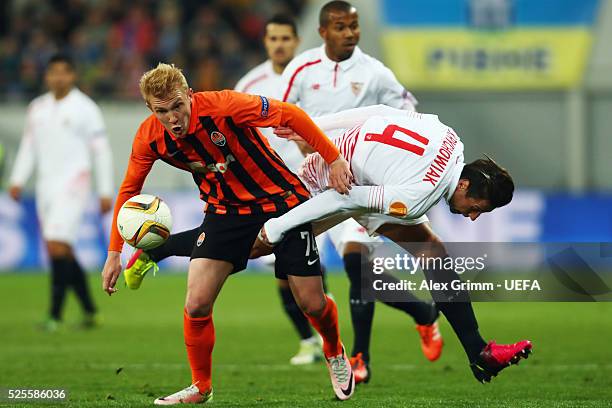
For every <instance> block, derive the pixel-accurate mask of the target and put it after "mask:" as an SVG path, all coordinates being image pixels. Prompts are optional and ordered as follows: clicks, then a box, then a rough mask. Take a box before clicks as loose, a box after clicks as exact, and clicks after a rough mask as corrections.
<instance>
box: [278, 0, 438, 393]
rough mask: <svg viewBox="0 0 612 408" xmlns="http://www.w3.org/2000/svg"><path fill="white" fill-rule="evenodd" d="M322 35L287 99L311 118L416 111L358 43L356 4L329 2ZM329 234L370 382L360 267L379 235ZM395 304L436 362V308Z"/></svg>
mask: <svg viewBox="0 0 612 408" xmlns="http://www.w3.org/2000/svg"><path fill="white" fill-rule="evenodd" d="M319 34H320V35H321V37H322V38H323V41H324V43H323V45H321V46H320V47H316V48H313V49H310V50H307V51H304V52H303V53H301V54H300V55H298V56H297V57H295V58H294V59H293V61H291V62H290V63H289V65H288V66H287V68H286V69H285V71H284V72H283V78H284V80H285V89H284V91H283V100H284V101H287V102H292V103H296V104H298V105H299V106H300V107H301V108H302V109H304V110H305V111H306V112H307V113H308V114H309V115H310V116H311V117H317V116H321V115H325V114H329V113H334V112H339V111H342V110H346V109H351V108H356V107H359V106H370V105H376V104H384V105H387V106H391V107H393V108H398V109H403V110H407V111H414V109H415V106H416V104H417V101H416V99H415V98H414V97H413V96H412V94H411V93H410V92H408V91H407V90H406V89H405V88H404V87H403V86H402V85H401V84H400V83H399V82H398V81H397V79H396V78H395V75H394V74H393V72H391V70H390V69H389V68H387V67H386V66H385V65H384V64H383V63H381V62H380V61H378V60H377V59H375V58H373V57H371V56H369V55H367V54H365V53H363V52H362V51H361V49H360V48H359V47H358V46H357V44H358V43H359V37H360V29H359V16H358V14H357V10H356V9H355V8H354V7H353V6H351V4H349V3H347V2H345V1H331V2H329V3H327V4H325V5H324V6H323V7H322V8H321V11H320V14H319ZM275 133H276V134H278V135H279V136H283V137H289V136H292V137H290V140H299V138H296V137H295V136H293V135H292V132H290V131H288V130H286V129H277V130H276V131H275ZM340 133H341V130H334V131H331V132H329V133H327V134H328V136H330V137H333V136H334V135H337V134H340ZM308 152H312V150H310V151H308ZM328 234H329V237H330V239H331V241H332V243H333V244H334V247H335V248H336V250H337V251H338V253H339V254H340V256H341V257H342V260H343V264H344V268H345V270H346V272H347V276H348V278H349V280H350V282H351V286H350V289H349V292H350V309H351V317H352V321H353V331H354V343H353V349H352V352H351V354H352V357H353V359H352V363H353V371H354V372H355V379H356V381H357V382H367V381H368V380H369V378H370V374H371V370H370V367H369V362H370V355H369V354H370V353H369V348H370V347H369V343H370V336H371V327H372V320H373V317H374V303H372V302H363V301H362V300H361V299H360V296H359V291H358V290H357V288H358V286H359V271H360V270H361V267H362V263H363V262H365V260H364V258H363V257H362V256H361V254H362V253H364V251H365V244H367V243H371V242H375V241H377V239H375V238H372V237H370V236H369V235H368V234H367V232H366V231H365V230H364V228H363V227H362V226H361V225H359V224H358V223H357V222H356V221H355V220H352V219H347V220H346V221H345V222H343V223H341V224H339V225H337V226H335V227H334V228H332V229H330V230H329V231H328ZM391 306H396V307H397V306H399V307H401V308H402V310H403V311H405V312H406V313H408V314H409V315H411V316H412V317H413V318H414V319H415V321H416V323H417V330H418V331H419V334H420V335H421V339H422V340H421V345H422V347H423V352H424V353H425V355H426V356H427V358H428V359H430V360H431V361H435V360H436V359H437V358H438V357H439V356H440V353H441V351H442V344H443V343H442V340H441V338H440V336H439V332H438V328H437V324H436V323H435V318H436V315H437V312H436V310H435V308H433V307H432V306H431V305H429V304H426V303H424V302H421V303H419V302H412V303H404V304H400V305H397V304H395V305H391ZM434 337H435V339H434Z"/></svg>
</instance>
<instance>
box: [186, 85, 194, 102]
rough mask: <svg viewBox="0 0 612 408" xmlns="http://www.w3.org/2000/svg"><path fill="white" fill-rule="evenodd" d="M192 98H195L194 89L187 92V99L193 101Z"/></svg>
mask: <svg viewBox="0 0 612 408" xmlns="http://www.w3.org/2000/svg"><path fill="white" fill-rule="evenodd" d="M192 96H193V89H192V88H189V90H188V91H187V97H188V98H189V100H191V97H192Z"/></svg>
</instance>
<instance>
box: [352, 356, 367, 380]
mask: <svg viewBox="0 0 612 408" xmlns="http://www.w3.org/2000/svg"><path fill="white" fill-rule="evenodd" d="M350 360H351V368H352V369H353V375H354V376H355V384H360V383H364V384H367V383H368V381H370V367H369V366H368V363H366V362H365V361H364V359H363V354H361V353H357V355H356V356H355V357H351V359H350Z"/></svg>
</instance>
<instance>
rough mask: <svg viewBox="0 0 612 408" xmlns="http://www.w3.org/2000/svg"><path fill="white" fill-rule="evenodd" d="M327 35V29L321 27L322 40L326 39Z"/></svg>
mask: <svg viewBox="0 0 612 408" xmlns="http://www.w3.org/2000/svg"><path fill="white" fill-rule="evenodd" d="M326 34H327V29H326V28H325V27H319V35H320V36H321V38H322V39H325V35H326Z"/></svg>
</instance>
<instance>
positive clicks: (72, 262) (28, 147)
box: [9, 54, 113, 330]
mask: <svg viewBox="0 0 612 408" xmlns="http://www.w3.org/2000/svg"><path fill="white" fill-rule="evenodd" d="M75 82H76V72H75V66H74V63H73V61H72V60H71V59H70V58H69V57H68V56H66V55H61V54H57V55H54V56H53V57H51V59H50V60H49V63H48V65H47V69H46V72H45V83H46V85H47V87H48V88H49V92H48V93H46V94H44V95H42V96H39V97H38V98H36V99H34V100H33V101H32V102H31V103H30V106H29V109H28V116H27V118H26V126H25V130H24V133H23V138H22V140H21V144H20V146H19V151H18V153H17V158H16V159H15V165H14V168H13V172H12V174H11V176H10V180H9V185H10V188H9V194H10V196H11V197H12V198H13V199H14V200H19V199H20V198H21V193H22V189H23V186H24V185H25V183H26V182H27V180H28V178H29V177H30V175H31V173H32V171H33V170H34V167H36V170H37V176H36V210H37V213H38V218H39V221H40V227H41V229H42V236H43V239H44V240H45V244H46V246H47V251H48V253H49V257H50V260H51V307H50V311H49V320H48V321H47V322H46V323H45V328H46V329H48V330H55V329H57V327H58V324H59V323H60V322H61V320H62V311H63V310H62V309H63V305H64V299H65V295H66V290H67V289H68V288H70V287H71V288H72V289H74V292H75V293H76V295H77V298H78V299H79V302H80V304H81V307H82V309H83V311H84V313H85V316H84V319H83V325H84V326H85V327H92V326H93V325H95V322H96V320H95V313H96V308H95V306H94V303H93V300H92V298H91V295H90V293H89V289H88V285H87V280H86V276H85V273H84V271H83V269H82V268H81V266H80V264H79V262H78V261H77V259H76V257H75V254H74V248H73V245H74V242H75V240H76V238H77V234H78V230H79V226H80V225H81V221H82V216H83V213H84V211H85V208H86V206H88V205H90V201H89V199H90V193H91V171H92V167H95V168H96V176H97V180H96V181H97V183H96V184H97V189H98V194H99V196H100V211H101V212H102V213H105V212H108V211H109V210H110V209H111V206H112V199H111V196H112V194H113V186H112V180H113V163H112V152H111V150H110V147H109V143H108V139H107V137H106V130H105V126H104V121H103V119H102V113H101V112H100V109H99V108H98V106H97V105H96V103H95V102H94V101H92V100H91V98H89V97H88V96H87V95H85V94H84V93H82V92H81V91H80V90H79V89H78V88H76V87H75Z"/></svg>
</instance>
